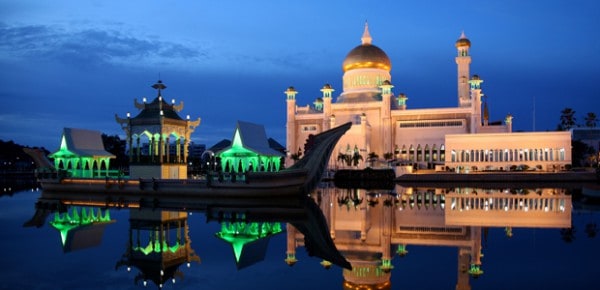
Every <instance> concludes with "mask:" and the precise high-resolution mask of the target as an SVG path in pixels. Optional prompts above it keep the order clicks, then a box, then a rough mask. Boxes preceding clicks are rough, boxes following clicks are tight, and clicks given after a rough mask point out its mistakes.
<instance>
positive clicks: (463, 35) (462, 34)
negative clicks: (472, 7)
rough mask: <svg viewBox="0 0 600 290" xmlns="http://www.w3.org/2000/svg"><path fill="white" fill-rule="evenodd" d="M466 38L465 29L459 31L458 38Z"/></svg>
mask: <svg viewBox="0 0 600 290" xmlns="http://www.w3.org/2000/svg"><path fill="white" fill-rule="evenodd" d="M466 38H467V36H466V35H465V31H464V30H463V31H461V32H460V39H466Z"/></svg>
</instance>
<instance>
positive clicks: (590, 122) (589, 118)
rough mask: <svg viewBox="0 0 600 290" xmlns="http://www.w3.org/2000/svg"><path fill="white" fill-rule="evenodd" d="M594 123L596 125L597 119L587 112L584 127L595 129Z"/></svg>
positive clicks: (594, 115)
mask: <svg viewBox="0 0 600 290" xmlns="http://www.w3.org/2000/svg"><path fill="white" fill-rule="evenodd" d="M596 123H598V118H597V117H596V114H594V113H592V112H589V113H587V115H586V116H585V126H586V127H588V128H596Z"/></svg>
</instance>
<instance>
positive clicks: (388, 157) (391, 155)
mask: <svg viewBox="0 0 600 290" xmlns="http://www.w3.org/2000/svg"><path fill="white" fill-rule="evenodd" d="M392 158H394V153H392V152H386V153H383V159H385V160H386V161H387V162H388V166H389V165H390V160H392Z"/></svg>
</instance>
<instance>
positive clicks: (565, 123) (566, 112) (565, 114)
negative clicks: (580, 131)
mask: <svg viewBox="0 0 600 290" xmlns="http://www.w3.org/2000/svg"><path fill="white" fill-rule="evenodd" d="M575 124H576V118H575V111H574V110H573V109H571V108H564V109H563V110H562V111H560V124H559V125H558V130H559V131H569V130H570V129H571V128H573V127H575Z"/></svg>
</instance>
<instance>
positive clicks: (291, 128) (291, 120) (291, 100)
mask: <svg viewBox="0 0 600 290" xmlns="http://www.w3.org/2000/svg"><path fill="white" fill-rule="evenodd" d="M283 93H284V94H285V95H286V102H287V117H286V118H287V124H286V132H287V134H286V137H285V144H286V147H287V152H296V148H297V147H298V146H297V145H296V94H298V92H297V91H296V89H294V87H289V88H288V89H287V90H286V91H285V92H283ZM289 157H290V156H289V154H288V156H286V162H285V163H286V165H289V164H291V161H290V160H289V159H290V158H289Z"/></svg>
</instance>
